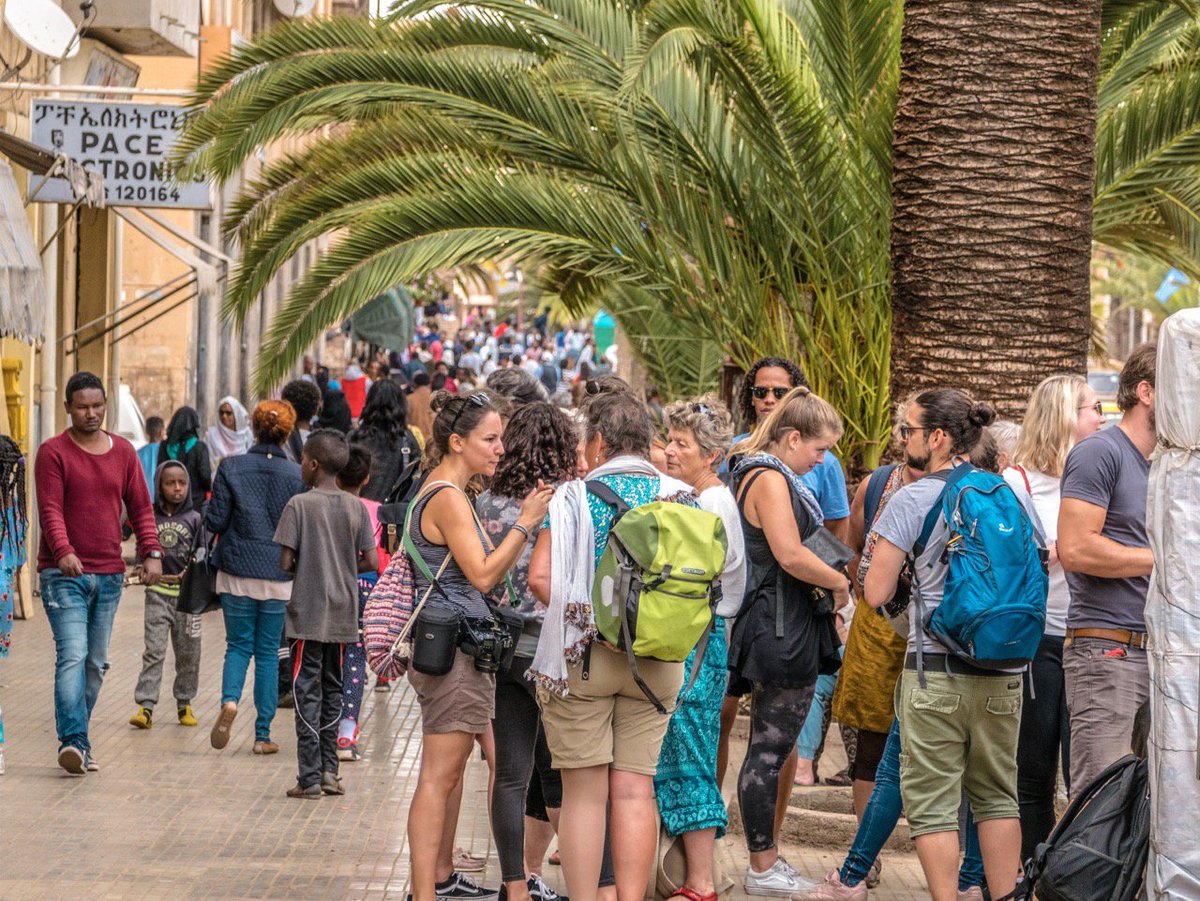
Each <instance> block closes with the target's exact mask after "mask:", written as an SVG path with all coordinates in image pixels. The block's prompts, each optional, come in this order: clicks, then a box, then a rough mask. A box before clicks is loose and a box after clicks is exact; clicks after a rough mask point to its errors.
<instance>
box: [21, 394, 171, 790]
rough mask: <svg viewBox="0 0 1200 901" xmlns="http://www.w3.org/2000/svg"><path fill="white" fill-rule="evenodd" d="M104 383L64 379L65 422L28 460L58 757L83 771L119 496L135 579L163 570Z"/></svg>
mask: <svg viewBox="0 0 1200 901" xmlns="http://www.w3.org/2000/svg"><path fill="white" fill-rule="evenodd" d="M105 405H106V399H105V396H104V385H103V383H102V382H101V381H100V379H98V378H97V377H96V376H94V375H92V373H90V372H79V373H76V374H75V375H73V376H71V380H70V381H68V382H67V400H66V408H67V415H68V416H69V417H70V419H71V426H70V428H68V429H67V430H66V431H65V432H63V433H62V434H61V435H56V436H54V437H53V438H50V439H49V440H47V441H44V442H43V443H42V446H41V447H40V448H38V452H37V460H36V461H35V463H34V478H35V480H36V483H37V506H38V519H39V520H40V522H41V527H42V541H41V546H40V547H39V548H38V572H39V574H40V576H41V588H42V605H43V606H44V607H45V608H46V618H47V619H49V620H50V628H51V629H52V630H53V632H54V646H55V653H56V659H55V664H54V720H55V725H56V726H57V728H58V742H59V751H58V765H59V766H61V767H62V768H63V769H64V770H66V771H67V772H68V773H72V774H74V775H82V774H83V773H85V772H89V771H90V772H94V771H96V770H98V769H100V766H99V764H97V763H96V761H95V760H94V759H93V757H92V753H91V744H90V742H89V741H88V721H89V719H90V718H91V715H92V708H93V707H95V706H96V698H97V697H98V696H99V695H100V683H101V682H102V681H103V680H104V674H105V673H106V672H107V671H108V641H109V638H110V637H111V636H112V624H113V617H115V616H116V613H117V603H118V602H119V601H120V600H121V588H122V586H123V585H124V582H125V560H124V558H123V557H122V556H121V505H122V503H124V505H125V509H126V511H128V515H129V521H130V523H131V524H132V525H133V530H134V532H135V533H136V535H137V538H138V555H139V556H140V557H141V558H142V560H143V561H144V563H143V570H144V571H143V575H142V581H143V582H144V583H145V584H147V585H153V584H154V583H155V582H157V581H158V580H159V577H161V576H162V548H161V547H160V546H159V544H158V535H157V533H156V530H155V528H154V508H153V506H151V503H150V492H149V490H148V489H147V487H146V479H145V477H144V476H143V475H142V467H141V464H140V463H139V462H138V458H137V453H136V452H135V451H134V449H133V445H132V444H130V443H129V442H128V441H126V440H125V439H124V438H122V437H120V436H119V435H114V434H112V433H111V432H106V431H104V429H102V428H101V427H100V426H101V424H102V423H103V422H104V411H105Z"/></svg>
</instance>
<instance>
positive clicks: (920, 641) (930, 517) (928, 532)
mask: <svg viewBox="0 0 1200 901" xmlns="http://www.w3.org/2000/svg"><path fill="white" fill-rule="evenodd" d="M958 468H959V469H964V468H967V467H965V466H960V467H958ZM953 474H954V470H951V469H940V470H938V471H937V472H933V473H930V474H929V475H927V476H925V478H927V479H936V480H937V481H939V482H945V483H946V487H944V488H943V489H942V490H941V491H940V492H939V493H938V496H937V500H936V501H934V503H933V507H932V508H931V509H930V511H929V512H928V513H927V514H926V515H925V522H924V524H923V525H922V526H921V534H920V536H919V537H918V538H917V541H916V544H914V545H913V549H912V555H911V556H912V561H913V563H912V600H913V602H914V603H915V604H916V608H917V650H916V654H917V682H918V684H919V685H920V686H921V687H922V688H924V687H925V601H924V599H923V598H922V597H921V583H920V579H919V575H918V572H917V569H918V567H917V560H918V558H920V556H921V555H922V554H923V553H925V546H926V545H927V544H928V543H929V539H930V537H931V536H932V535H933V530H934V528H936V527H937V521H938V519H939V518H940V517H941V515H942V500H943V499H944V498H945V497H946V493H947V492H948V491H949V490H950V487H951V485H950V477H951V476H952V475H953ZM948 671H949V670H947V672H948Z"/></svg>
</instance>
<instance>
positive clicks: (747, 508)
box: [729, 386, 850, 896]
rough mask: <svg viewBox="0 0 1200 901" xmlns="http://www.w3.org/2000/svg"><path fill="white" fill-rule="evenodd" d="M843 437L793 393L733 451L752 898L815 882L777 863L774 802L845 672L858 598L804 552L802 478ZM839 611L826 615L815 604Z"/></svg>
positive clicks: (809, 528)
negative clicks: (822, 690) (829, 685)
mask: <svg viewBox="0 0 1200 901" xmlns="http://www.w3.org/2000/svg"><path fill="white" fill-rule="evenodd" d="M841 434H842V420H841V417H839V416H838V414H837V411H836V410H834V409H833V407H831V406H830V405H829V404H828V403H827V402H826V401H824V400H822V399H821V398H819V397H817V396H816V395H815V394H813V393H812V392H811V391H809V389H808V388H806V387H804V386H800V387H797V388H793V389H792V390H791V391H789V392H788V393H787V394H786V395H785V396H784V397H783V398H782V399H781V400H780V401H779V404H778V406H776V407H775V409H774V410H773V411H771V414H770V416H769V417H768V418H767V419H766V421H765V422H763V423H760V424H759V426H758V428H757V429H755V430H754V433H753V434H752V435H751V436H750V437H749V438H747V439H746V440H745V441H742V442H741V443H739V444H738V445H736V446H735V447H734V449H733V450H734V453H735V454H737V455H738V457H737V459H736V461H735V462H734V465H733V488H734V493H735V495H736V496H737V499H738V505H739V508H740V511H741V518H742V531H743V533H744V536H745V542H746V558H747V561H748V572H747V577H746V592H745V597H744V600H743V603H742V609H741V611H740V612H739V614H738V617H737V620H736V622H735V623H734V626H733V634H732V636H731V638H730V644H729V670H730V673H731V678H740V679H742V680H744V681H745V682H747V683H749V684H750V685H751V696H752V699H753V705H752V711H753V712H752V714H751V720H750V741H749V747H748V748H747V750H746V760H745V762H744V763H743V764H742V770H741V774H740V776H739V778H738V804H739V806H740V807H741V811H742V820H743V823H744V826H745V830H744V831H745V835H746V843H747V846H748V847H749V850H750V865H749V867H748V868H747V870H746V876H745V882H744V885H745V889H746V892H747V894H751V895H779V896H786V895H791V894H792V893H794V892H800V891H807V890H810V889H812V888H814V887H816V885H817V883H815V882H813V881H811V880H809V879H806V878H805V877H803V876H801V875H800V873H799V872H798V871H797V870H796V869H795V868H794V867H792V866H791V865H790V864H789V863H788V862H787V861H786V860H784V859H783V858H781V857H780V856H779V853H778V851H777V850H776V847H775V838H774V833H775V804H776V795H777V793H778V791H779V771H780V768H781V767H782V766H783V764H784V761H786V760H787V758H788V756H789V755H790V754H791V751H792V748H793V747H795V744H796V739H797V738H798V737H799V735H800V730H801V728H802V727H803V725H804V720H805V717H807V715H808V712H809V708H810V707H811V705H812V699H813V690H814V689H815V687H816V682H817V676H818V675H819V674H820V673H821V672H822V671H826V672H832V671H834V670H835V669H836V667H837V660H838V656H837V647H838V645H839V641H838V638H837V632H836V629H835V626H834V622H833V619H834V617H833V613H834V610H838V609H841V608H842V607H844V606H845V605H846V604H847V603H848V601H849V600H850V591H849V580H848V578H847V576H846V573H845V571H839V570H836V569H833V568H832V567H830V566H828V565H826V564H825V563H823V562H822V561H821V559H820V558H819V557H818V556H817V555H816V554H814V553H813V552H812V551H811V550H809V549H808V548H806V547H805V546H804V541H805V539H807V538H809V537H810V536H812V535H813V534H815V533H816V532H817V531H818V530H819V529H820V528H821V527H822V525H823V522H824V517H823V516H822V514H821V507H820V505H819V504H818V503H817V499H816V497H815V496H814V495H813V493H812V491H811V490H810V489H809V487H808V486H807V485H806V484H804V482H803V481H802V480H801V478H800V477H801V476H802V475H804V474H805V473H806V472H808V471H810V470H811V469H812V468H813V467H814V466H817V465H818V464H820V463H821V461H822V460H823V459H824V457H825V454H826V452H827V451H829V450H830V448H832V447H833V446H834V444H836V443H837V440H838V438H839V437H841ZM828 594H831V595H832V597H833V604H832V607H833V609H829V610H826V611H825V612H822V613H818V612H817V609H818V608H817V604H816V603H814V601H815V599H816V598H817V597H818V596H827V595H828Z"/></svg>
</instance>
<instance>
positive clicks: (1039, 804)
mask: <svg viewBox="0 0 1200 901" xmlns="http://www.w3.org/2000/svg"><path fill="white" fill-rule="evenodd" d="M1062 659H1063V638H1062V636H1060V635H1045V636H1043V637H1042V643H1041V644H1040V645H1039V646H1038V652H1037V656H1036V657H1035V658H1034V659H1033V665H1032V666H1031V667H1030V671H1031V673H1032V678H1027V679H1026V680H1025V699H1024V705H1023V706H1022V708H1021V737H1020V739H1019V740H1018V742H1017V801H1018V803H1019V804H1020V809H1021V859H1022V860H1028V859H1029V858H1030V857H1032V856H1033V854H1034V852H1035V851H1036V850H1037V846H1038V844H1039V843H1041V842H1044V841H1045V840H1046V838H1047V836H1049V835H1050V830H1051V829H1053V828H1054V822H1055V819H1056V817H1055V815H1054V794H1055V786H1056V783H1057V780H1058V764H1059V760H1060V751H1061V760H1062V769H1063V774H1064V776H1065V777H1066V780H1065V781H1066V783H1067V788H1068V790H1069V789H1070V786H1071V782H1070V774H1069V772H1068V767H1067V762H1068V761H1069V760H1070V759H1071V727H1070V722H1069V720H1068V717H1067V696H1066V688H1065V680H1064V678H1063V666H1062ZM1031 683H1032V686H1033V691H1034V696H1032V697H1031V696H1030V691H1029V689H1030V684H1031Z"/></svg>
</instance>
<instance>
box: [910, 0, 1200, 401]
mask: <svg viewBox="0 0 1200 901" xmlns="http://www.w3.org/2000/svg"><path fill="white" fill-rule="evenodd" d="M1101 18H1102V9H1101V0H1068V2H1060V0H1033V2H1026V3H1021V4H1013V3H1011V2H1008V0H971V2H963V0H908V3H907V4H906V7H905V22H904V33H903V37H902V41H901V60H902V61H901V78H900V91H899V99H898V102H897V106H896V119H895V143H894V163H895V166H894V174H893V190H892V196H893V202H894V213H893V218H892V267H893V268H892V283H893V288H894V296H893V303H892V310H893V316H894V325H895V331H896V335H897V340H895V341H894V342H893V345H892V388H893V392H894V393H895V394H896V395H897V396H900V395H903V394H906V393H908V392H909V391H910V390H912V389H914V388H916V387H919V386H922V385H929V384H952V385H956V386H959V387H962V388H964V389H966V390H968V391H969V392H971V393H973V394H975V395H977V396H980V397H986V398H989V399H990V400H992V401H994V402H996V404H997V406H998V407H999V409H1000V412H1001V414H1002V415H1009V416H1012V417H1014V418H1019V417H1020V415H1021V413H1022V411H1023V410H1024V406H1025V402H1026V400H1027V399H1028V397H1029V392H1030V391H1031V390H1032V388H1033V387H1034V386H1035V385H1036V384H1037V383H1038V382H1039V381H1041V379H1043V378H1044V377H1045V376H1046V374H1047V373H1051V372H1068V371H1076V372H1082V371H1083V370H1084V368H1085V366H1086V361H1087V352H1088V342H1089V338H1090V334H1091V303H1090V262H1091V246H1092V228H1093V214H1092V211H1093V189H1095V192H1096V202H1095V210H1096V219H1097V226H1098V232H1099V234H1098V237H1099V238H1100V240H1102V241H1106V242H1107V243H1109V244H1110V245H1112V246H1119V245H1121V244H1128V246H1131V247H1134V248H1135V249H1137V250H1140V251H1143V252H1147V251H1148V252H1152V253H1160V252H1162V251H1165V254H1163V255H1167V256H1174V255H1175V254H1176V253H1178V252H1179V251H1181V250H1183V251H1184V252H1185V253H1187V252H1188V251H1187V249H1185V248H1181V247H1179V246H1178V243H1177V242H1178V241H1179V239H1180V238H1183V237H1186V238H1189V239H1194V237H1195V235H1196V229H1195V226H1194V224H1192V223H1189V224H1188V225H1186V226H1185V227H1184V228H1183V229H1182V230H1180V229H1175V228H1172V227H1170V225H1169V224H1168V221H1167V220H1168V217H1170V216H1176V217H1182V218H1184V219H1192V220H1193V222H1194V217H1195V213H1196V211H1197V210H1200V206H1197V205H1196V204H1195V202H1194V201H1195V200H1196V199H1200V198H1198V197H1197V195H1196V193H1195V192H1196V182H1195V168H1194V167H1195V165H1196V163H1197V161H1198V160H1200V157H1198V151H1200V141H1198V140H1197V134H1196V126H1197V124H1200V119H1197V106H1196V104H1197V101H1198V100H1200V94H1198V93H1197V88H1200V82H1197V81H1196V63H1197V56H1196V54H1195V52H1194V50H1195V46H1196V45H1195V28H1194V24H1193V23H1192V21H1191V20H1190V19H1189V17H1188V15H1187V12H1186V11H1185V10H1183V9H1181V8H1180V7H1179V6H1178V5H1174V4H1168V3H1146V4H1129V3H1125V4H1110V5H1109V8H1108V11H1107V19H1106V21H1105V23H1104V25H1105V27H1104V30H1103V32H1104V34H1105V35H1106V41H1105V42H1104V43H1105V62H1106V67H1105V75H1104V79H1103V87H1102V89H1101V90H1100V91H1099V93H1098V82H1099V77H1098V76H1099V64H1100V60H1101V43H1102V42H1101V34H1102V29H1101ZM1181 34H1183V35H1190V37H1187V38H1186V39H1185V40H1186V43H1185V44H1184V45H1183V46H1182V47H1179V42H1180V38H1181ZM1155 40H1158V41H1160V42H1163V41H1164V40H1165V41H1166V42H1168V43H1166V44H1162V45H1161V46H1159V47H1155V46H1154V45H1153V41H1155ZM1171 43H1173V44H1175V45H1176V48H1177V49H1184V50H1191V51H1192V52H1191V53H1190V59H1189V58H1188V56H1189V54H1187V53H1184V54H1181V60H1182V61H1183V62H1184V63H1185V65H1184V67H1183V68H1184V70H1185V71H1183V72H1180V71H1179V69H1178V68H1177V67H1176V66H1175V65H1170V66H1169V68H1170V70H1171V71H1170V72H1169V73H1163V74H1161V75H1160V74H1159V73H1156V72H1154V71H1153V69H1152V68H1150V67H1146V68H1143V67H1142V66H1140V65H1139V64H1138V63H1139V60H1138V59H1137V57H1136V54H1142V55H1143V56H1146V57H1148V58H1157V60H1158V62H1159V64H1161V62H1162V61H1164V60H1167V61H1169V60H1170V56H1169V55H1168V54H1167V53H1164V51H1169V49H1170V48H1169V44H1171ZM1142 62H1143V65H1144V60H1143V61H1142ZM1180 76H1182V77H1180ZM1177 79H1178V80H1177ZM1098 97H1099V101H1100V104H1101V109H1102V112H1101V123H1100V124H1101V131H1100V135H1099V142H1097V140H1096V137H1095V131H1096V125H1097V99H1098ZM1188 104H1190V108H1189V107H1188ZM1181 124H1183V125H1184V128H1183V129H1179V125H1181ZM1156 130H1157V132H1156ZM1189 130H1190V131H1191V134H1188V131H1189ZM1164 139H1165V140H1164ZM1173 141H1178V142H1179V144H1180V146H1178V147H1176V148H1174V150H1172V148H1171V146H1170V144H1171V142H1173ZM1097 143H1098V144H1099V150H1098V152H1099V154H1100V156H1101V159H1102V162H1101V166H1100V171H1099V172H1096V171H1095V166H1094V155H1093V151H1094V150H1096V148H1097ZM1151 148H1153V150H1151ZM1148 151H1150V152H1148ZM1158 152H1174V153H1176V154H1178V156H1177V157H1176V159H1177V162H1178V163H1179V164H1180V171H1178V172H1174V173H1170V174H1171V175H1172V176H1173V177H1171V178H1170V179H1169V181H1167V180H1163V178H1162V177H1163V175H1164V174H1165V173H1169V172H1170V167H1165V166H1162V165H1154V164H1153V154H1154V153H1158ZM1138 167H1141V168H1142V169H1143V172H1141V173H1138V172H1137V171H1136V170H1137V168H1138ZM1189 167H1190V171H1189ZM1118 170H1120V171H1118ZM1146 176H1151V177H1152V178H1153V181H1150V180H1147V178H1146ZM1172 186H1179V187H1180V188H1182V191H1181V192H1180V193H1179V194H1172V193H1171V192H1170V189H1171V187H1172ZM1153 194H1158V197H1157V198H1154V197H1152V196H1148V195H1153ZM1117 195H1123V197H1122V199H1121V200H1120V201H1117V200H1116V197H1117ZM1133 209H1136V210H1137V211H1138V216H1137V218H1134V217H1131V216H1130V212H1131V211H1132V210H1133ZM1151 210H1152V211H1153V215H1146V214H1147V212H1150V211H1151ZM1172 244H1174V245H1175V246H1170V245H1172ZM1156 245H1157V246H1156ZM1189 255H1191V256H1192V259H1194V258H1195V257H1194V254H1189Z"/></svg>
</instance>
